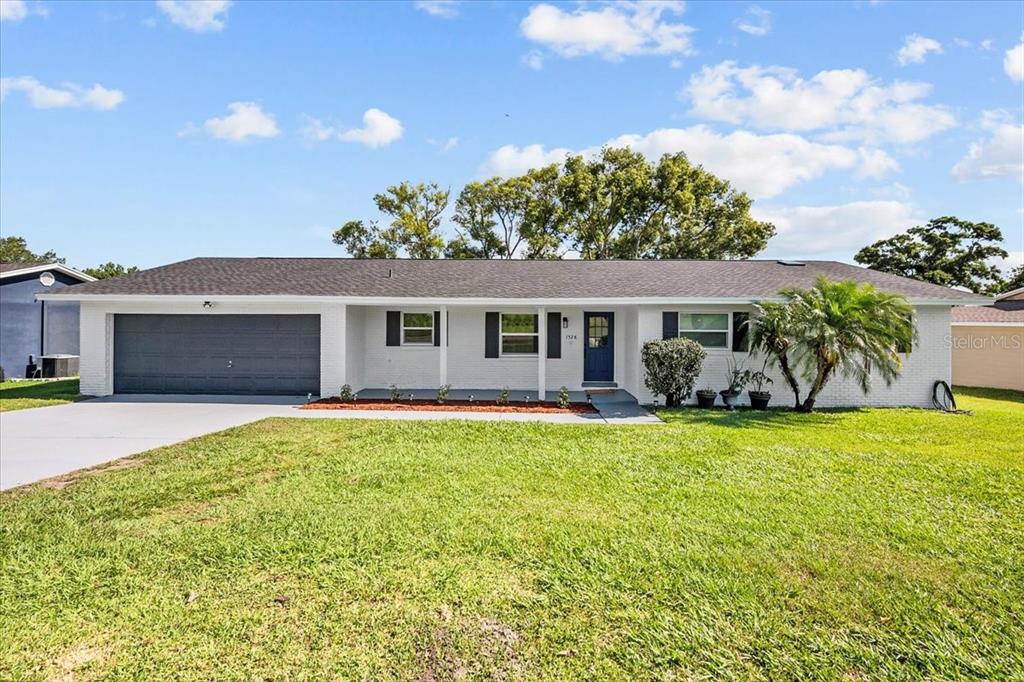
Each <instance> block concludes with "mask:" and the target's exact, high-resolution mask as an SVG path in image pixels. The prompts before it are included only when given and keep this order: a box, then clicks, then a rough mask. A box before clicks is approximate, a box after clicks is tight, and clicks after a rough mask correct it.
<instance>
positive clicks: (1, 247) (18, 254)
mask: <svg viewBox="0 0 1024 682" xmlns="http://www.w3.org/2000/svg"><path fill="white" fill-rule="evenodd" d="M63 262H64V259H63V258H60V257H59V256H58V255H57V253H56V252H55V251H45V252H43V253H35V252H34V251H32V250H31V249H29V248H28V242H27V241H25V238H24V237H3V238H0V263H26V264H33V263H63Z"/></svg>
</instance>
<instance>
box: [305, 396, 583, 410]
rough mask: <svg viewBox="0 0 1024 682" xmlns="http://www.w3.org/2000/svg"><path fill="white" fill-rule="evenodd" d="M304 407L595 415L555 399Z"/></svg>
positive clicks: (309, 406)
mask: <svg viewBox="0 0 1024 682" xmlns="http://www.w3.org/2000/svg"><path fill="white" fill-rule="evenodd" d="M301 409H303V410H383V411H391V412H532V413H536V414H595V413H596V412H597V410H596V409H594V406H593V405H589V404H587V403H571V404H570V405H569V407H559V406H558V403H555V402H543V403H530V404H529V405H526V404H524V403H510V404H508V405H499V404H497V403H496V402H494V401H493V400H474V401H473V402H469V401H468V400H449V401H448V402H446V403H445V404H444V405H438V404H437V403H436V402H433V401H427V400H394V401H392V400H357V401H349V402H342V400H341V399H340V398H325V399H323V400H316V401H314V402H311V403H306V404H305V405H303V406H302V408H301Z"/></svg>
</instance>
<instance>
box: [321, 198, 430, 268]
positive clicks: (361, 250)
mask: <svg viewBox="0 0 1024 682" xmlns="http://www.w3.org/2000/svg"><path fill="white" fill-rule="evenodd" d="M448 196H449V191H448V190H443V189H441V188H440V187H439V186H438V185H436V184H429V185H427V184H423V183H420V184H416V185H414V184H412V183H409V182H403V183H401V184H398V185H392V186H391V187H388V188H387V189H386V190H385V191H384V192H381V193H380V194H376V195H374V197H373V202H374V204H376V206H377V210H378V211H380V212H381V213H383V214H384V215H386V216H388V217H389V218H390V219H391V221H390V222H389V223H388V224H387V225H386V226H384V227H381V226H380V225H379V224H378V223H377V222H375V221H370V222H368V223H367V222H363V221H361V220H350V221H348V222H346V223H345V224H344V225H342V226H341V227H340V228H338V229H337V230H336V231H335V232H334V237H333V241H334V243H335V244H339V245H341V246H343V247H345V249H346V250H347V251H348V252H349V254H351V255H352V256H353V257H355V258H394V257H396V256H397V255H398V254H399V251H400V250H401V251H404V253H405V254H406V255H407V256H409V257H410V258H428V259H429V258H440V256H441V252H442V249H443V248H444V245H445V244H444V238H443V237H442V236H441V230H440V228H441V215H442V214H443V213H444V210H445V208H447V207H448Z"/></svg>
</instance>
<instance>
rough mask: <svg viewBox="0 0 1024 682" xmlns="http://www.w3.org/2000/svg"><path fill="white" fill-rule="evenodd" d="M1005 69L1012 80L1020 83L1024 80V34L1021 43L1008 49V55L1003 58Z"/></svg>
mask: <svg viewBox="0 0 1024 682" xmlns="http://www.w3.org/2000/svg"><path fill="white" fill-rule="evenodd" d="M1003 71H1005V72H1006V75H1007V76H1009V77H1010V80H1013V81H1017V82H1018V83H1019V82H1020V81H1024V36H1022V38H1021V43H1020V45H1017V46H1016V47H1011V48H1010V49H1009V50H1007V51H1006V57H1005V58H1004V59H1003Z"/></svg>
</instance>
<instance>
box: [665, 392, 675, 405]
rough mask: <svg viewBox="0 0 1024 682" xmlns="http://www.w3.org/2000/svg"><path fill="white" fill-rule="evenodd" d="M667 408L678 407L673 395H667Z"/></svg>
mask: <svg viewBox="0 0 1024 682" xmlns="http://www.w3.org/2000/svg"><path fill="white" fill-rule="evenodd" d="M665 407H676V397H675V396H674V395H672V394H671V393H668V394H666V395H665Z"/></svg>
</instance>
